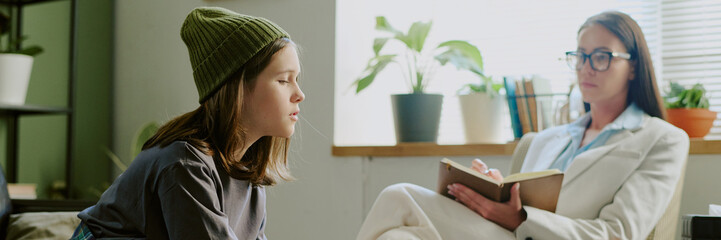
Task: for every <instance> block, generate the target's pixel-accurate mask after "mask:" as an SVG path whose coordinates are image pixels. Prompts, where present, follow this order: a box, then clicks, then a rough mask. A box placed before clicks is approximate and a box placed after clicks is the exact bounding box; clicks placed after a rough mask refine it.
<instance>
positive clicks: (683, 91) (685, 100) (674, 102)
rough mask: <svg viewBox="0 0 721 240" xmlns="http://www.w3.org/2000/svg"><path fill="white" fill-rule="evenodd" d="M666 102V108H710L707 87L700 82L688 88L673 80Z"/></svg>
mask: <svg viewBox="0 0 721 240" xmlns="http://www.w3.org/2000/svg"><path fill="white" fill-rule="evenodd" d="M664 102H665V105H666V108H703V109H708V108H709V102H708V98H707V97H706V89H704V87H703V85H701V84H700V83H697V84H695V85H693V87H691V88H688V89H687V88H685V87H684V86H681V85H680V84H678V83H675V82H671V84H670V90H669V91H668V94H667V96H666V97H665V98H664Z"/></svg>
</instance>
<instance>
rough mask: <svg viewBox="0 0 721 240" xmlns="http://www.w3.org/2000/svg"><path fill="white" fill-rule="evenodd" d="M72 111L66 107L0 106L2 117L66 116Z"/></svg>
mask: <svg viewBox="0 0 721 240" xmlns="http://www.w3.org/2000/svg"><path fill="white" fill-rule="evenodd" d="M70 112H71V110H70V109H69V108H66V107H48V106H37V105H7V104H0V116H6V115H38V114H65V113H70Z"/></svg>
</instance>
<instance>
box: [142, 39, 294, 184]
mask: <svg viewBox="0 0 721 240" xmlns="http://www.w3.org/2000/svg"><path fill="white" fill-rule="evenodd" d="M288 45H291V46H295V43H293V42H292V41H291V40H290V39H288V38H279V39H276V40H275V41H273V42H271V43H270V44H268V46H266V47H265V48H263V49H261V50H260V51H259V52H258V53H257V54H255V56H253V57H252V58H251V59H249V60H248V62H246V63H245V64H244V65H243V66H242V67H241V69H240V70H238V71H237V72H236V73H235V74H233V75H232V76H231V77H230V79H228V80H227V81H226V83H225V84H224V85H223V86H221V87H220V88H219V89H218V90H217V91H216V92H215V93H214V94H212V95H211V96H210V97H209V98H208V99H207V100H205V101H204V102H203V103H201V105H200V107H198V108H197V109H195V110H194V111H192V112H189V113H186V114H183V115H181V116H178V117H176V118H174V119H172V120H170V121H169V122H167V123H165V124H164V125H163V126H161V127H160V129H158V132H157V133H155V135H153V136H152V137H151V138H150V139H149V140H148V141H147V142H145V144H144V145H143V149H148V148H152V147H155V146H160V147H165V146H167V145H169V144H171V143H172V142H175V141H186V142H188V143H189V144H191V145H193V146H194V147H195V148H197V149H199V150H200V151H202V152H203V153H205V154H207V155H209V156H213V159H214V160H215V161H220V162H221V163H222V166H223V168H224V169H225V171H226V172H228V174H229V175H230V176H232V177H233V178H237V179H242V180H248V181H250V182H251V183H253V184H255V185H273V184H275V183H276V182H278V181H279V180H285V181H288V180H291V179H293V177H292V176H291V175H290V170H289V169H288V146H289V145H290V139H288V138H283V137H270V136H264V137H261V138H260V139H258V140H257V141H256V142H255V143H247V142H244V140H245V136H246V128H247V127H249V126H242V125H241V124H240V123H241V121H240V119H241V115H242V114H243V96H244V94H247V93H249V92H251V91H252V90H253V88H254V86H255V82H256V81H255V80H256V78H257V77H258V74H260V72H261V71H263V69H265V68H266V67H267V66H268V64H270V60H271V58H272V57H273V55H274V54H275V53H276V52H278V51H280V50H281V49H283V48H284V47H286V46H288ZM247 144H252V145H251V146H250V147H249V148H248V150H247V151H246V152H245V154H243V153H241V151H242V149H244V148H245V146H246V145H247Z"/></svg>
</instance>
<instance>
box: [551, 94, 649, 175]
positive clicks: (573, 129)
mask: <svg viewBox="0 0 721 240" xmlns="http://www.w3.org/2000/svg"><path fill="white" fill-rule="evenodd" d="M643 115H644V112H643V110H641V109H640V108H638V106H636V104H635V103H631V104H630V105H629V106H628V107H626V110H624V111H623V113H621V115H619V116H618V117H616V119H615V120H613V122H611V123H609V124H607V125H606V126H605V127H603V129H601V133H599V134H598V136H596V138H595V139H593V140H592V141H591V142H590V143H588V144H586V145H585V146H583V147H580V146H581V141H582V140H583V134H584V132H586V128H587V127H588V124H589V123H591V114H586V115H584V116H583V117H581V118H579V119H578V120H576V121H574V122H573V123H570V124H568V125H567V126H566V132H567V133H568V134H569V135H571V141H570V142H569V143H568V145H566V148H565V149H564V150H563V152H561V154H560V155H558V158H557V159H556V160H555V161H553V164H551V166H550V167H549V169H554V168H555V169H558V170H561V171H562V172H565V171H566V169H567V168H568V166H570V165H571V162H573V159H575V158H576V156H578V155H579V154H581V153H583V152H585V151H588V150H589V149H592V148H595V147H599V146H603V145H604V144H606V141H607V140H608V139H609V138H611V136H613V135H614V134H616V133H618V132H620V131H622V130H624V129H634V128H638V127H639V126H640V125H641V121H643Z"/></svg>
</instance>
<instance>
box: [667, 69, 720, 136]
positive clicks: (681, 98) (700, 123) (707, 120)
mask: <svg viewBox="0 0 721 240" xmlns="http://www.w3.org/2000/svg"><path fill="white" fill-rule="evenodd" d="M664 101H665V105H666V113H667V119H666V120H668V122H669V123H671V124H673V125H675V126H677V127H679V128H681V129H683V130H684V131H686V133H687V134H688V136H689V137H691V138H702V137H704V136H706V134H708V133H709V131H710V130H711V127H713V121H714V120H716V115H717V113H716V112H713V111H709V110H708V108H709V101H708V98H707V97H706V89H704V87H703V85H701V84H698V83H697V84H695V85H694V86H693V87H691V88H688V89H687V88H685V87H683V86H681V85H679V84H678V83H674V82H672V83H671V84H670V91H669V92H668V95H667V96H666V97H665V98H664Z"/></svg>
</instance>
